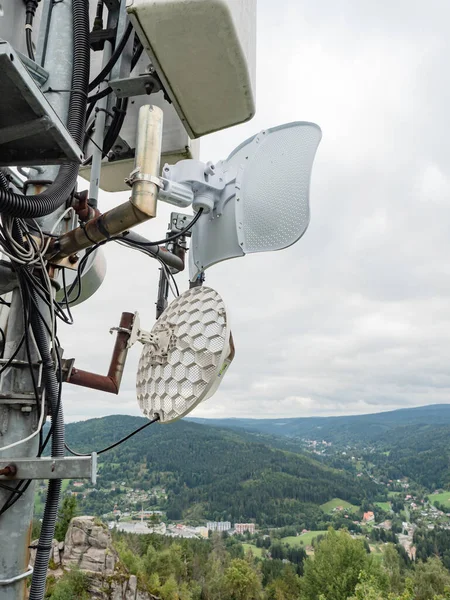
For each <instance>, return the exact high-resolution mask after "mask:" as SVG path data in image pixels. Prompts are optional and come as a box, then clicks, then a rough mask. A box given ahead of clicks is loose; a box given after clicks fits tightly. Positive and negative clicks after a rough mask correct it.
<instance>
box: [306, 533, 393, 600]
mask: <svg viewBox="0 0 450 600" xmlns="http://www.w3.org/2000/svg"><path fill="white" fill-rule="evenodd" d="M376 569H377V568H376V565H375V564H374V563H373V562H372V561H371V559H370V557H369V555H368V554H367V552H366V550H365V548H364V544H363V542H362V541H361V540H354V539H353V538H351V537H350V535H349V534H348V533H346V532H345V531H340V532H336V531H334V530H333V529H330V531H329V532H328V535H327V536H326V537H325V538H324V539H323V540H322V541H321V542H320V543H319V545H318V546H317V548H316V551H315V556H314V558H310V557H309V558H308V559H307V560H306V562H305V565H304V576H303V579H302V590H303V595H304V597H305V600H318V598H319V597H320V596H321V595H323V596H324V597H325V598H326V599H327V600H328V598H329V599H330V600H347V598H348V597H349V596H351V595H352V594H353V593H354V592H355V588H356V585H357V584H358V582H359V577H360V574H361V572H363V571H366V572H367V573H369V574H372V573H374V576H375V571H376ZM377 574H378V577H379V578H381V573H377Z"/></svg>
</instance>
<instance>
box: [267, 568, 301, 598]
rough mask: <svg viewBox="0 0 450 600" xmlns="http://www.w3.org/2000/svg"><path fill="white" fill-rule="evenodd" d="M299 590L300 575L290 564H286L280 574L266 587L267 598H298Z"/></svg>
mask: <svg viewBox="0 0 450 600" xmlns="http://www.w3.org/2000/svg"><path fill="white" fill-rule="evenodd" d="M300 592H301V581H300V577H299V576H298V575H296V574H295V570H294V568H293V567H292V566H291V565H286V566H285V567H284V569H283V571H282V573H281V575H280V577H277V578H276V579H274V580H273V581H272V582H271V584H270V585H269V586H268V587H267V600H298V599H299V598H300Z"/></svg>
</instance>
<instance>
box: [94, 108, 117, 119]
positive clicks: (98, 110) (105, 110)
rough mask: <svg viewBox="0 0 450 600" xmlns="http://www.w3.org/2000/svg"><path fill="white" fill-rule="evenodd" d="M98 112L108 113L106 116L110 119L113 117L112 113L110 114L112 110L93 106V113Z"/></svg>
mask: <svg viewBox="0 0 450 600" xmlns="http://www.w3.org/2000/svg"><path fill="white" fill-rule="evenodd" d="M99 112H104V113H105V114H107V115H108V117H111V119H113V118H114V115H113V114H112V112H110V111H109V110H107V109H106V108H98V107H95V114H97V113H99Z"/></svg>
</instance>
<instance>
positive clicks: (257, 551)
mask: <svg viewBox="0 0 450 600" xmlns="http://www.w3.org/2000/svg"><path fill="white" fill-rule="evenodd" d="M242 545H243V546H244V552H245V554H247V552H248V551H249V550H251V551H252V554H253V556H256V557H257V558H261V555H262V548H258V547H257V546H254V545H253V544H242Z"/></svg>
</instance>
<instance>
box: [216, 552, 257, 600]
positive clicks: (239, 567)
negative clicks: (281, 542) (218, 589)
mask: <svg viewBox="0 0 450 600" xmlns="http://www.w3.org/2000/svg"><path fill="white" fill-rule="evenodd" d="M223 585H224V591H225V594H226V595H225V597H226V598H227V600H259V599H260V598H261V597H262V586H261V577H260V575H259V574H258V573H257V572H256V571H255V569H254V568H252V566H251V565H250V564H249V563H248V562H247V561H246V560H242V559H241V558H235V559H234V560H232V561H231V564H230V566H229V567H228V568H227V569H226V570H225V573H224V576H223Z"/></svg>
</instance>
